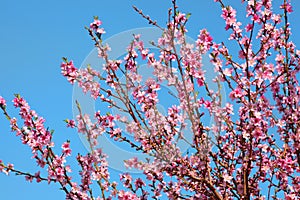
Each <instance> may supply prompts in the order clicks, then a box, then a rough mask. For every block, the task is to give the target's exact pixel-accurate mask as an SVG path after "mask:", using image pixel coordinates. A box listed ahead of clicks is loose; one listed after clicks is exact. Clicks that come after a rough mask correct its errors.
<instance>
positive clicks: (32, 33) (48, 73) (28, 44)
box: [0, 0, 300, 200]
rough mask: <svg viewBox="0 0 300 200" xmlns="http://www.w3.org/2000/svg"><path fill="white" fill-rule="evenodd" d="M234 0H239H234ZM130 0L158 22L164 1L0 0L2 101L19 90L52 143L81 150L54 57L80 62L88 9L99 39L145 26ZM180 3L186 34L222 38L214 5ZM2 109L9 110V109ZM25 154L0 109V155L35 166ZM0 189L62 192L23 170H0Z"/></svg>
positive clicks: (22, 195) (295, 23)
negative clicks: (68, 124)
mask: <svg viewBox="0 0 300 200" xmlns="http://www.w3.org/2000/svg"><path fill="white" fill-rule="evenodd" d="M227 2H229V1H227ZM235 2H236V3H235V4H236V5H238V4H239V2H240V1H235ZM131 5H136V6H137V7H139V8H141V9H142V10H143V11H144V13H145V14H149V15H150V16H151V17H152V18H153V19H155V20H157V21H158V23H160V24H161V25H164V24H165V22H166V20H167V10H168V8H169V7H170V5H171V4H170V1H161V0H152V1H145V0H144V1H137V0H131V1H129V0H109V1H103V0H98V1H96V0H88V1H78V0H73V1H70V0H64V1H58V0H52V1H47V2H41V1H37V0H29V1H20V0H19V1H8V0H2V1H1V2H0V25H1V31H0V60H1V62H0V69H1V73H0V95H1V96H3V97H5V98H6V99H7V100H12V98H13V94H14V93H19V94H21V95H22V96H24V97H25V98H26V99H27V101H28V102H29V104H30V105H31V107H32V108H33V109H35V110H36V111H37V112H38V114H39V115H41V116H43V117H44V118H45V119H46V120H47V121H46V125H47V126H49V127H50V128H51V129H54V130H55V135H54V141H55V142H56V143H57V146H58V147H60V145H61V144H62V142H64V141H65V140H67V139H70V140H71V146H72V147H73V154H75V155H76V153H77V152H82V153H85V152H86V150H85V148H84V146H83V145H82V143H81V141H80V139H79V137H78V135H77V134H76V132H74V131H73V130H69V129H66V128H65V125H64V122H63V120H64V119H66V118H71V117H72V86H71V85H70V84H69V83H68V82H67V81H66V79H65V78H64V77H62V75H61V74H60V62H61V57H68V58H69V59H72V60H73V61H74V62H75V65H77V66H78V67H79V66H80V65H81V63H82V62H83V60H84V59H85V57H86V56H87V55H88V53H89V52H90V51H91V50H92V49H93V42H92V41H91V39H90V37H89V36H88V34H87V32H86V30H85V29H84V26H87V25H89V23H90V22H91V21H92V20H93V16H95V15H98V16H99V18H100V19H101V20H102V21H103V27H104V28H105V30H106V32H107V33H106V35H104V39H106V38H108V37H110V36H113V35H115V34H117V33H120V32H122V31H126V30H129V29H133V28H141V27H147V26H149V25H148V24H147V23H146V21H145V20H144V19H142V18H141V17H140V16H139V15H138V14H137V13H135V12H134V11H133V9H132V7H131ZM179 6H181V7H180V10H182V11H183V12H190V13H192V16H191V18H190V22H189V25H188V30H189V36H190V37H192V38H196V36H197V34H198V32H199V29H202V28H204V27H206V28H207V29H208V31H209V32H210V33H211V34H212V36H213V38H214V39H216V41H218V42H220V41H222V40H227V39H226V38H225V37H224V23H223V21H222V19H221V18H220V14H221V11H220V9H219V5H218V4H216V3H214V2H213V0H206V1H197V2H196V1H193V0H185V1H183V0H181V1H179ZM234 6H235V5H234ZM294 10H295V12H294V13H293V14H292V16H291V23H292V31H293V36H292V40H293V41H294V42H295V43H296V45H300V37H299V36H298V34H297V33H298V32H299V27H300V26H299V17H300V3H299V1H295V3H294ZM241 14H243V13H241ZM8 104H10V102H8ZM10 106H11V107H12V104H10ZM9 110H10V111H11V113H16V112H15V110H14V109H9ZM30 157H31V154H30V151H29V148H27V147H26V146H24V145H22V144H21V142H20V141H19V139H18V138H17V137H15V136H14V134H11V133H10V131H9V124H8V122H7V121H6V120H5V119H4V117H3V116H0V159H2V160H3V161H4V162H12V163H14V164H15V167H16V168H18V169H24V170H25V171H30V169H32V168H33V167H34V166H35V163H34V162H33V160H30ZM73 164H75V163H73ZM0 195H1V199H32V200H35V199H41V198H43V199H64V197H65V196H64V193H63V192H62V191H59V190H58V186H56V185H50V186H49V185H47V183H42V184H36V183H32V184H28V183H27V182H26V181H25V179H24V177H18V176H15V175H10V176H9V177H7V176H5V175H3V174H0Z"/></svg>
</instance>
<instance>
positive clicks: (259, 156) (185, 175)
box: [0, 0, 300, 200]
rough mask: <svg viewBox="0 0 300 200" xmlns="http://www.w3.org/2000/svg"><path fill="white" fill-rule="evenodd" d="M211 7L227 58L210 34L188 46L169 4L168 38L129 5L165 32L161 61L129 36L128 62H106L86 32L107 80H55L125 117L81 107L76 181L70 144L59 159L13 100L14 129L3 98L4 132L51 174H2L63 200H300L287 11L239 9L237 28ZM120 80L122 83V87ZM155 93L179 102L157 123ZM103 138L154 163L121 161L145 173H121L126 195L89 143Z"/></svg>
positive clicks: (1, 167)
mask: <svg viewBox="0 0 300 200" xmlns="http://www.w3.org/2000/svg"><path fill="white" fill-rule="evenodd" d="M215 1H216V2H217V3H219V4H220V6H221V9H222V14H221V17H222V18H223V19H224V21H225V31H227V32H229V33H230V36H229V40H231V41H232V42H235V43H236V44H237V45H238V48H239V49H238V50H236V49H233V50H231V49H230V48H229V47H228V46H227V42H225V41H224V42H221V43H217V42H215V41H214V40H213V36H211V35H210V33H209V31H208V30H206V29H202V30H200V32H199V35H198V38H197V40H196V42H195V43H194V44H190V43H187V41H186V39H185V35H186V33H187V29H186V23H187V22H188V19H189V17H190V16H189V15H188V14H184V13H181V12H180V11H179V10H178V7H177V3H176V1H175V0H173V1H172V5H173V7H172V8H171V9H170V10H169V19H168V22H167V26H166V27H165V28H163V27H161V26H160V25H158V24H157V23H156V22H155V21H153V20H152V19H151V18H150V17H148V16H146V15H144V13H143V12H142V11H141V10H139V9H137V8H136V7H134V9H135V10H136V11H137V12H138V13H139V14H140V15H141V16H142V17H143V18H145V19H146V20H147V21H148V22H149V23H150V24H152V25H153V26H156V27H158V28H159V29H161V30H162V31H163V34H162V36H161V38H159V40H158V41H156V42H152V44H153V45H154V46H156V47H158V48H159V54H158V55H157V54H155V53H153V52H151V51H150V49H146V48H144V41H142V40H141V38H140V36H139V35H134V36H133V39H132V42H131V43H130V44H129V46H128V48H127V54H126V55H125V57H124V58H123V59H120V60H111V59H110V58H109V50H110V47H109V45H108V44H103V43H102V39H101V38H102V35H103V34H105V31H104V29H103V28H102V27H101V25H102V23H101V21H100V20H99V19H98V18H97V17H95V18H94V21H93V22H92V23H91V24H90V26H89V27H87V30H88V32H89V34H90V36H91V38H92V40H93V41H94V42H95V45H96V47H97V48H98V55H99V57H101V58H103V60H104V61H105V64H104V66H103V69H104V71H105V73H103V74H100V73H99V72H98V71H96V70H94V69H92V68H91V67H87V68H85V69H78V68H76V67H75V66H74V63H73V62H72V61H69V60H68V59H66V58H64V59H63V62H62V64H61V71H62V74H63V75H64V76H65V77H66V78H67V80H68V81H69V82H70V83H71V84H74V83H77V84H78V85H79V86H80V87H81V88H82V90H83V92H85V93H88V92H89V94H90V95H91V96H92V97H93V98H94V99H95V100H98V101H101V102H102V103H103V104H106V105H108V106H109V107H115V108H118V109H119V110H120V111H121V113H124V115H113V114H111V113H102V112H101V111H97V112H96V113H95V114H94V116H89V115H86V114H85V113H83V112H82V110H81V107H80V104H79V103H78V102H77V108H78V111H79V115H78V116H77V118H76V122H75V121H74V120H65V121H66V123H67V126H68V127H71V128H76V129H77V131H78V132H79V133H81V134H84V135H85V136H86V138H87V140H88V143H89V148H90V153H88V154H87V155H80V154H78V156H77V161H78V164H79V166H80V167H81V171H80V173H79V175H80V177H81V181H80V182H79V183H77V182H75V181H74V180H73V178H72V176H73V174H72V172H71V166H69V165H67V163H66V158H67V157H68V156H70V154H71V153H73V152H72V150H71V146H70V142H69V141H67V142H65V143H63V144H62V146H61V148H62V149H61V152H59V153H56V152H54V150H53V146H54V142H53V141H52V132H51V131H49V130H48V129H45V127H44V122H45V120H44V119H43V118H42V117H40V116H38V115H37V114H36V112H35V111H33V110H31V109H30V107H29V105H28V103H27V102H26V101H25V100H24V99H23V98H22V97H21V96H20V95H16V97H15V98H14V100H13V102H14V106H15V107H16V108H18V109H19V110H20V112H19V114H20V117H21V118H22V121H23V123H22V125H19V124H18V123H17V122H18V120H17V119H16V118H14V117H11V116H10V115H9V113H7V111H6V106H7V104H6V100H5V99H3V98H2V97H0V107H1V109H2V110H3V112H4V115H5V116H6V117H7V119H8V120H9V121H10V124H11V129H12V131H14V132H15V133H16V134H17V136H19V137H20V138H21V140H22V142H23V143H24V144H26V145H28V146H29V147H30V148H31V150H32V153H33V157H34V159H35V160H36V162H37V163H38V165H39V166H40V167H41V169H46V171H47V176H46V177H43V176H42V175H41V173H40V172H39V171H38V172H36V173H33V174H30V173H24V172H22V171H19V170H17V169H15V168H14V166H13V165H12V164H4V162H2V161H0V171H2V172H4V173H9V172H14V173H17V174H20V175H24V176H25V177H26V179H27V180H28V181H32V180H36V181H37V182H40V181H48V182H49V183H52V182H56V183H58V184H60V186H61V188H62V190H63V191H64V192H65V193H66V198H67V199H113V198H118V199H161V198H168V199H191V200H192V199H194V200H196V199H218V200H223V199H224V200H225V199H271V198H272V199H279V198H285V199H298V198H300V192H299V191H300V177H299V170H300V146H299V145H300V131H299V130H300V128H299V125H300V124H299V121H300V120H299V119H300V115H299V113H300V108H299V100H300V91H299V89H300V87H299V83H298V79H299V75H298V72H299V66H300V65H299V64H300V58H299V56H300V51H299V50H297V49H296V47H295V45H294V44H293V42H291V41H290V40H289V36H290V35H291V30H290V28H289V25H290V24H289V21H288V16H289V13H291V12H292V6H291V3H290V1H288V0H283V1H282V4H281V6H280V9H279V11H278V13H275V12H274V10H275V8H273V7H272V1H271V0H248V1H242V4H243V5H245V7H246V18H247V20H248V23H246V24H242V23H241V22H240V21H239V20H238V19H237V18H236V10H235V9H234V8H233V7H231V6H227V5H225V3H224V2H223V1H222V0H215ZM276 10H278V9H276ZM204 54H209V55H210V62H211V63H212V64H213V65H214V70H215V71H216V72H217V73H218V75H217V76H216V77H215V78H214V81H215V82H216V83H217V84H218V85H219V89H218V90H217V91H213V90H211V89H210V88H209V85H208V84H207V80H206V72H205V71H204V70H203V63H202V57H203V55H204ZM139 59H141V60H145V61H146V62H147V63H148V65H149V67H151V68H152V69H153V74H154V76H155V78H148V77H142V76H141V75H140V73H139V70H140V67H141V66H140V65H139ZM120 75H122V76H125V77H126V81H125V83H124V82H121V81H120ZM142 80H144V81H142ZM162 83H167V85H168V86H170V87H174V88H175V90H176V93H175V94H172V97H173V98H176V99H178V102H179V103H178V104H176V105H172V106H170V107H169V108H167V113H165V114H163V113H162V112H160V111H159V110H158V108H157V104H158V103H159V101H160V99H159V94H160V93H159V91H160V89H161V84H162ZM221 83H222V84H224V85H225V86H226V88H227V89H228V90H229V91H230V92H229V94H228V96H229V98H230V101H229V102H228V103H226V104H224V105H223V104H222V98H224V97H222V95H221V93H220V89H221V88H220V87H221ZM204 92H205V95H203V93H204ZM116 101H118V102H121V103H122V105H120V104H119V103H118V104H117V103H116ZM125 116H126V117H125ZM210 116H213V117H214V123H213V125H211V126H209V125H207V124H205V123H204V121H205V120H204V118H206V117H210ZM187 122H189V123H187ZM117 123H122V124H124V127H125V128H124V129H122V128H120V127H119V126H117ZM186 130H189V131H188V132H186ZM126 132H127V133H130V134H131V135H132V136H133V138H132V139H131V138H129V137H127V136H126V134H125V133H126ZM210 133H213V134H210ZM103 134H107V135H108V136H110V137H111V138H113V139H114V140H115V141H119V142H123V143H127V144H128V145H129V146H130V147H131V148H132V149H134V150H136V151H140V152H142V153H144V154H147V155H149V156H151V157H152V159H149V160H148V161H141V160H138V159H137V158H132V159H130V160H127V161H125V165H126V166H127V167H129V168H137V169H140V170H142V172H143V174H144V176H143V177H141V178H137V179H134V178H133V177H132V176H131V175H130V174H129V173H124V174H121V175H120V180H121V181H122V183H123V186H119V185H118V184H117V182H115V181H114V180H111V178H110V175H109V170H108V166H109V163H107V161H106V155H105V152H102V150H101V148H98V147H97V138H98V137H99V136H100V135H103ZM185 134H191V135H192V136H193V137H192V138H193V139H192V141H191V142H190V143H189V145H190V149H191V150H190V151H189V153H183V152H181V151H180V149H179V147H178V145H177V140H175V138H176V136H178V137H179V138H181V139H185V138H186V135H185ZM211 135H213V137H214V139H213V140H212V138H210V137H211ZM95 185H96V186H98V187H95Z"/></svg>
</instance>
